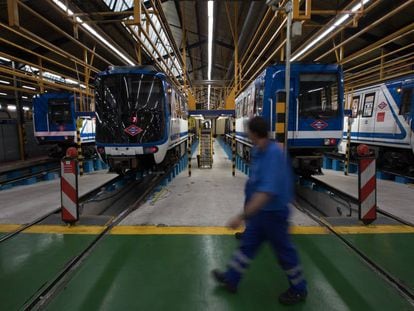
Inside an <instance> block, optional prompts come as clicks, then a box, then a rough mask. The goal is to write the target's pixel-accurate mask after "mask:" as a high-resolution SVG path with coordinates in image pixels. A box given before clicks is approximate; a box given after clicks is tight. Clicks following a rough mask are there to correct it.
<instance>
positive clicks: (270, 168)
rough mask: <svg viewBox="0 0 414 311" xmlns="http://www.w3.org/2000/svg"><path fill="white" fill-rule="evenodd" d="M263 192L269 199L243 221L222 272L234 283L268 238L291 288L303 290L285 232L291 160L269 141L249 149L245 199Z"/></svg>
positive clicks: (300, 270) (291, 192)
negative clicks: (264, 145)
mask: <svg viewBox="0 0 414 311" xmlns="http://www.w3.org/2000/svg"><path fill="white" fill-rule="evenodd" d="M256 192H264V193H267V194H269V195H270V196H271V199H270V201H269V202H268V203H267V204H266V205H265V206H264V207H263V208H262V209H261V210H260V211H259V212H257V213H256V214H255V215H253V216H252V217H251V218H249V219H248V220H247V221H246V229H245V231H244V233H243V235H242V237H241V241H240V248H239V249H238V250H237V251H236V252H235V253H234V255H233V257H232V259H231V261H230V263H229V265H228V269H227V271H226V273H225V277H226V280H227V281H228V282H230V283H231V284H232V285H234V286H237V284H238V283H239V281H240V279H241V276H242V274H243V272H245V271H246V269H247V268H248V266H249V263H250V262H251V260H252V259H253V257H254V256H255V254H256V251H257V250H258V248H259V246H260V245H261V244H262V242H264V241H266V240H267V241H269V242H270V244H271V245H272V248H273V249H274V251H275V253H276V256H277V257H278V260H279V263H280V265H281V267H282V268H283V269H284V271H285V273H286V275H287V277H288V280H289V283H290V286H291V288H292V289H293V290H295V291H298V292H303V291H305V290H306V281H305V278H304V275H303V271H302V267H301V265H300V262H299V258H298V254H297V252H296V249H295V247H294V246H293V245H292V243H291V241H290V237H289V233H288V226H289V225H288V216H289V206H288V205H289V203H290V202H291V201H292V200H293V192H294V190H293V179H292V172H291V164H290V161H289V160H288V159H287V157H285V155H284V152H283V151H282V149H281V148H280V147H279V146H278V145H277V144H275V143H273V142H269V144H268V145H267V147H266V149H265V150H263V151H262V150H259V149H258V148H257V147H254V148H253V150H252V161H251V176H250V178H249V180H248V181H247V183H246V188H245V195H246V202H247V201H249V200H250V199H251V197H252V196H253V194H254V193H256Z"/></svg>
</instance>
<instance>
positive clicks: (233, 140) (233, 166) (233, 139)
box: [231, 116, 236, 176]
mask: <svg viewBox="0 0 414 311" xmlns="http://www.w3.org/2000/svg"><path fill="white" fill-rule="evenodd" d="M231 152H232V159H231V161H232V164H233V165H232V175H233V176H236V116H234V117H233V131H232V139H231Z"/></svg>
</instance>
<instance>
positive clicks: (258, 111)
mask: <svg viewBox="0 0 414 311" xmlns="http://www.w3.org/2000/svg"><path fill="white" fill-rule="evenodd" d="M263 93H264V79H260V82H259V83H258V84H257V85H256V103H255V109H254V114H255V115H256V116H260V115H262V110H263Z"/></svg>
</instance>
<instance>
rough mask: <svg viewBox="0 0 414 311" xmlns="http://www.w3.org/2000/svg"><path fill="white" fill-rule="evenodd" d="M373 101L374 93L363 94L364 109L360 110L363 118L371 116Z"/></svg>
mask: <svg viewBox="0 0 414 311" xmlns="http://www.w3.org/2000/svg"><path fill="white" fill-rule="evenodd" d="M374 102H375V93H369V94H367V95H365V99H364V109H363V111H362V117H363V118H370V117H372V112H373V110H374Z"/></svg>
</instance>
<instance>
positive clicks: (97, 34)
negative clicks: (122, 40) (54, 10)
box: [52, 0, 135, 66]
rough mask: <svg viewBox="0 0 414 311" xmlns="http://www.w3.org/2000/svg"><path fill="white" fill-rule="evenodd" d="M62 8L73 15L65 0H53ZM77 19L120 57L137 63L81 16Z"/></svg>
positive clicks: (69, 14) (130, 63)
mask: <svg viewBox="0 0 414 311" xmlns="http://www.w3.org/2000/svg"><path fill="white" fill-rule="evenodd" d="M52 1H53V2H54V3H55V4H56V5H57V6H58V7H59V8H60V9H62V10H63V11H65V12H66V14H68V16H72V15H73V11H72V10H70V9H69V8H68V7H67V6H66V5H65V4H64V3H63V2H61V1H60V0H52ZM76 21H77V22H78V23H80V24H81V26H82V27H83V28H85V29H86V30H87V31H88V32H89V33H91V34H92V35H93V36H95V37H96V38H97V39H98V40H99V41H101V42H102V43H103V44H105V45H106V46H107V47H109V48H110V49H111V50H112V51H114V52H115V53H116V54H117V55H118V56H119V57H121V58H122V59H123V60H124V61H125V62H127V63H128V64H129V65H132V66H133V65H135V63H134V62H133V61H131V60H130V59H129V58H128V57H127V56H126V55H125V54H123V53H122V52H121V51H120V50H118V49H117V48H116V47H115V46H113V45H112V44H111V43H109V42H108V40H106V39H105V38H104V37H102V36H101V35H100V34H99V33H98V32H97V31H96V30H95V29H93V28H92V27H91V26H89V25H88V24H86V23H84V22H83V20H82V19H81V18H79V17H76Z"/></svg>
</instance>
